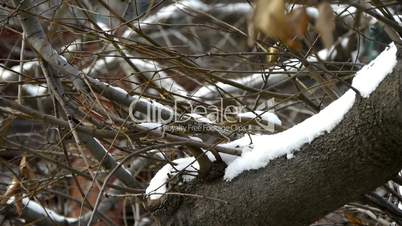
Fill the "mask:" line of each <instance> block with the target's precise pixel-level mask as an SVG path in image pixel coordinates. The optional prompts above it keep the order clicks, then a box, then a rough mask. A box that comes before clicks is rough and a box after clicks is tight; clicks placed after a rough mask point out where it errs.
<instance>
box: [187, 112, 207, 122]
mask: <svg viewBox="0 0 402 226" xmlns="http://www.w3.org/2000/svg"><path fill="white" fill-rule="evenodd" d="M187 115H188V116H190V117H191V118H193V119H194V120H195V121H197V122H203V123H208V124H212V123H213V122H212V121H211V120H209V118H207V117H204V116H202V115H199V114H197V113H190V114H187Z"/></svg>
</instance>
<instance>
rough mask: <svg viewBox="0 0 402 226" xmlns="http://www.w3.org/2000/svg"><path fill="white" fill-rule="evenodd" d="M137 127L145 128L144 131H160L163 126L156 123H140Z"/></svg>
mask: <svg viewBox="0 0 402 226" xmlns="http://www.w3.org/2000/svg"><path fill="white" fill-rule="evenodd" d="M138 125H139V126H142V127H144V128H146V129H150V130H161V129H162V127H163V125H162V124H161V123H156V122H144V123H140V124H138Z"/></svg>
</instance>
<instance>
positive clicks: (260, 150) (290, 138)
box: [221, 44, 397, 181]
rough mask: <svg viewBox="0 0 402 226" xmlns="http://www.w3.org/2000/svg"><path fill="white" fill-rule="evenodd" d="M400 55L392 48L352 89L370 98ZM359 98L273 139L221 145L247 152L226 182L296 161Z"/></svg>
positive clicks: (349, 96) (346, 98)
mask: <svg viewBox="0 0 402 226" xmlns="http://www.w3.org/2000/svg"><path fill="white" fill-rule="evenodd" d="M396 51H397V48H396V46H395V45H394V44H391V45H390V47H388V48H387V49H386V50H384V51H383V52H382V53H381V54H380V55H379V56H378V57H377V58H376V59H375V60H373V61H372V62H371V63H369V64H368V65H366V66H364V67H363V68H362V69H361V70H360V71H359V72H357V73H356V76H355V78H354V79H353V82H352V86H353V87H354V88H356V89H357V90H359V92H360V93H361V95H362V96H363V97H368V96H369V95H370V93H371V92H372V91H374V90H375V89H376V88H377V86H378V85H379V84H380V82H381V81H382V80H383V79H384V78H385V76H386V75H388V74H389V73H391V72H392V70H393V68H394V66H395V65H396V63H397V59H396ZM355 95H356V94H355V92H354V91H353V90H352V89H349V90H348V91H347V92H346V93H345V94H344V95H343V96H341V97H340V98H339V99H338V100H336V101H334V102H333V103H331V104H330V105H328V106H327V107H326V108H325V109H323V110H322V111H321V112H320V113H318V114H316V115H313V116H312V117H310V118H308V119H306V120H305V121H303V122H301V123H300V124H297V125H295V126H293V127H292V128H290V129H288V130H286V131H283V132H280V133H276V134H272V135H251V136H248V135H246V136H244V137H243V138H241V139H239V140H235V141H233V142H230V143H227V144H223V145H221V146H224V147H240V148H242V149H243V153H242V156H241V157H239V158H237V159H235V160H234V161H233V162H232V163H230V164H229V165H228V167H227V168H226V171H225V176H224V179H225V180H227V181H230V180H232V179H233V178H235V177H236V176H238V175H239V174H240V173H242V172H244V171H246V170H252V169H254V170H255V169H259V168H262V167H265V166H266V165H267V164H268V163H269V162H270V161H271V160H272V159H275V158H277V157H280V156H283V155H287V157H288V158H289V157H293V156H292V155H290V154H293V153H294V152H295V151H298V150H299V149H300V148H301V147H302V146H303V145H304V144H308V143H311V142H312V141H313V140H314V139H315V138H317V137H318V136H320V135H322V134H324V133H325V132H328V133H329V132H330V131H331V130H332V129H333V128H334V127H335V126H336V125H338V123H339V122H340V121H341V120H342V119H343V117H344V115H345V114H346V113H347V112H348V111H349V109H350V108H351V107H352V106H353V104H354V101H355ZM250 144H252V145H253V148H252V150H251V151H249V150H248V151H246V150H244V148H246V147H248V146H249V145H250Z"/></svg>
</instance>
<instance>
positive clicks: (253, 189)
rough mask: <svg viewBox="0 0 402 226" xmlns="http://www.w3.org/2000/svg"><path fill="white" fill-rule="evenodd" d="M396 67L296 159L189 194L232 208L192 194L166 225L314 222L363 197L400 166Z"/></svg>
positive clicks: (400, 72)
mask: <svg viewBox="0 0 402 226" xmlns="http://www.w3.org/2000/svg"><path fill="white" fill-rule="evenodd" d="M399 51H400V50H399ZM398 63H399V65H397V66H396V67H395V68H394V72H393V73H392V74H390V75H388V76H387V78H386V79H385V80H384V81H383V82H382V83H381V85H380V86H379V87H378V88H377V90H376V91H375V92H374V93H372V94H371V96H370V98H368V99H362V98H357V100H356V102H355V104H354V106H353V108H352V109H351V110H350V111H349V112H348V113H347V114H346V116H345V118H344V119H343V121H342V122H341V123H340V124H339V125H338V126H337V127H336V128H335V129H334V130H333V131H332V132H331V133H329V134H326V135H322V136H321V137H319V138H317V139H316V140H314V141H313V142H312V143H311V144H309V145H304V146H303V148H302V150H301V151H300V152H298V154H297V155H296V156H295V158H293V159H291V160H287V159H286V158H278V159H275V160H273V161H272V162H271V163H270V164H269V165H268V166H267V167H265V168H263V169H260V170H257V171H250V172H247V173H243V174H242V175H241V176H240V177H238V178H237V179H235V180H234V181H232V182H230V183H228V182H224V181H223V180H218V181H216V182H215V183H212V184H197V185H196V186H192V189H189V190H191V193H195V194H198V195H202V196H203V197H215V198H219V199H221V200H225V201H227V203H224V202H215V201H211V200H210V199H192V198H190V197H188V196H186V198H183V197H182V198H183V202H182V203H181V205H180V206H179V208H178V209H174V208H173V209H172V208H170V207H167V210H168V211H166V212H165V211H163V212H162V211H159V212H157V214H158V215H160V216H161V219H162V220H163V221H164V220H167V219H168V218H169V217H171V216H172V213H175V215H176V217H179V218H183V219H182V220H184V221H186V223H185V225H308V224H310V223H312V222H314V221H315V220H317V219H319V218H320V217H322V216H324V215H325V214H326V213H328V212H330V211H332V210H334V209H337V208H338V207H340V206H342V205H343V204H345V203H348V202H351V201H355V200H359V199H360V198H362V195H363V194H365V193H368V192H370V191H372V190H374V189H375V188H376V187H378V186H379V185H381V184H383V183H384V182H386V181H387V180H389V179H392V178H393V177H395V175H396V174H397V173H398V172H399V171H400V168H401V167H402V164H401V160H402V153H401V148H400V147H401V145H402V139H401V138H400V136H401V134H402V117H401V114H400V112H401V108H402V106H401V76H402V65H401V64H400V63H401V60H400V59H398ZM267 145H269V144H267ZM195 183H196V182H195ZM171 198H172V197H171ZM175 198H176V197H173V198H172V199H175Z"/></svg>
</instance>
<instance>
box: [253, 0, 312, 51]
mask: <svg viewBox="0 0 402 226" xmlns="http://www.w3.org/2000/svg"><path fill="white" fill-rule="evenodd" d="M308 24H309V17H308V15H307V13H306V10H305V8H304V7H301V8H298V9H296V10H294V11H292V12H291V13H289V14H286V10H285V2H284V0H258V2H257V6H256V9H255V11H254V15H253V20H252V23H251V25H250V27H251V26H253V27H254V28H255V29H256V30H257V31H260V32H262V33H264V34H265V35H266V36H268V37H270V38H272V39H275V40H278V41H281V42H282V43H284V44H286V45H287V46H288V47H289V48H290V49H292V50H294V51H299V50H300V49H301V47H302V45H301V43H300V40H299V38H301V37H302V36H303V35H304V34H305V32H306V30H307V27H308ZM250 27H249V28H250ZM252 31H253V30H252ZM253 32H255V31H253ZM250 34H254V33H252V32H250V31H249V35H250ZM249 37H252V36H249ZM254 37H255V36H254ZM251 40H252V39H251Z"/></svg>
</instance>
